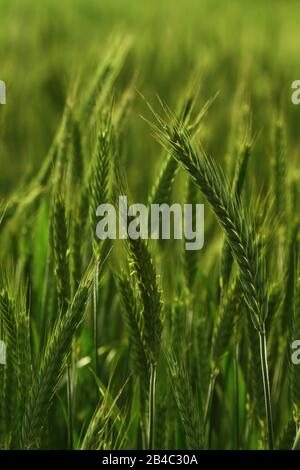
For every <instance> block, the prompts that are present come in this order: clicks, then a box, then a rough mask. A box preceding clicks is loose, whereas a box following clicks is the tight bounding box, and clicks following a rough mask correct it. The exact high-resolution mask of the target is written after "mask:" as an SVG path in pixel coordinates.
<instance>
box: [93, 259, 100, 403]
mask: <svg viewBox="0 0 300 470" xmlns="http://www.w3.org/2000/svg"><path fill="white" fill-rule="evenodd" d="M98 287H99V271H98V263H97V267H96V270H95V280H94V289H93V330H94V331H93V334H94V362H95V375H96V377H98V372H99V370H98V312H97V308H98ZM96 401H98V386H97V384H96Z"/></svg>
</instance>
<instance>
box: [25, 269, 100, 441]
mask: <svg viewBox="0 0 300 470" xmlns="http://www.w3.org/2000/svg"><path fill="white" fill-rule="evenodd" d="M93 280H94V268H89V269H88V271H87V273H86V275H85V277H84V278H83V279H82V281H81V283H80V285H79V287H78V290H77V292H76V294H75V296H74V298H73V300H72V302H71V304H70V305H69V307H68V309H67V311H66V312H65V314H64V315H63V316H58V318H57V321H56V323H55V326H54V328H53V330H52V331H51V333H50V334H49V336H48V339H47V343H46V347H45V351H44V354H43V357H42V360H41V365H40V367H39V370H38V371H37V374H36V376H35V379H34V381H33V385H32V388H31V390H30V391H29V393H28V398H27V401H26V405H25V410H24V417H23V422H22V430H21V445H22V448H24V449H31V448H38V447H39V443H40V440H41V433H42V430H43V427H44V423H45V420H46V417H47V412H48V410H49V407H50V405H51V402H52V400H53V396H54V394H55V392H56V389H57V386H58V383H59V380H60V378H61V374H62V372H63V368H64V365H65V364H66V361H67V358H68V356H69V354H70V352H71V344H72V339H73V338H74V336H75V333H76V331H77V330H78V328H79V326H80V324H81V322H82V320H83V316H84V312H85V306H86V303H87V300H88V297H89V293H90V289H91V286H92V283H93Z"/></svg>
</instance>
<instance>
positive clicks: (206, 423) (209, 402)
mask: <svg viewBox="0 0 300 470" xmlns="http://www.w3.org/2000/svg"><path fill="white" fill-rule="evenodd" d="M217 376H218V372H217V370H215V371H213V372H212V374H211V376H210V381H209V386H208V392H207V399H206V406H205V413H204V424H203V427H204V436H205V438H206V443H207V437H206V436H207V435H208V434H209V427H210V423H209V418H210V415H211V406H212V400H213V395H214V390H215V383H216V379H217ZM207 428H208V430H207ZM206 447H207V446H206Z"/></svg>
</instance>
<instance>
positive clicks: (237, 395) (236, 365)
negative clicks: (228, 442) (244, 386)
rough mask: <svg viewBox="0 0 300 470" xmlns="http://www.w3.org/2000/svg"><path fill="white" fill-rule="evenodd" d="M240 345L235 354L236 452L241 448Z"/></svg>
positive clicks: (237, 346)
mask: <svg viewBox="0 0 300 470" xmlns="http://www.w3.org/2000/svg"><path fill="white" fill-rule="evenodd" d="M238 357H239V345H238V344H236V348H235V353H234V361H233V364H234V402H235V410H234V411H235V412H234V415H235V445H236V450H239V448H240V390H239V362H238Z"/></svg>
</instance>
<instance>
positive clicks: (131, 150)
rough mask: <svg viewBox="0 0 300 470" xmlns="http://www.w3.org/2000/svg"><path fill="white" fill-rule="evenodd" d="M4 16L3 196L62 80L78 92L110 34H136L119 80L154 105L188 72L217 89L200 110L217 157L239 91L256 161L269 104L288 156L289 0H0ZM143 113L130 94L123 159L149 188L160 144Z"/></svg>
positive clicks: (294, 130) (295, 41) (296, 7)
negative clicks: (282, 123) (249, 112)
mask: <svg viewBox="0 0 300 470" xmlns="http://www.w3.org/2000/svg"><path fill="white" fill-rule="evenodd" d="M0 16H1V29H0V79H2V80H4V81H5V82H6V84H7V105H6V106H1V108H0V168H1V171H0V196H7V195H9V194H10V193H11V192H12V191H13V190H14V189H16V187H19V186H20V184H22V181H23V180H24V178H25V179H26V178H27V177H28V175H30V174H32V173H34V172H36V171H37V169H38V168H39V166H40V164H41V162H42V160H43V159H44V157H45V155H46V152H47V150H48V148H49V146H50V143H51V141H52V139H53V136H54V132H55V129H56V128H57V125H58V123H59V120H60V118H61V115H62V111H63V107H64V103H65V98H66V96H67V92H68V89H69V87H70V83H74V82H75V81H76V80H77V79H78V80H79V82H80V85H81V86H80V87H79V90H80V93H81V92H82V91H84V86H85V84H86V83H88V81H89V79H90V76H91V74H93V73H94V71H95V68H96V67H97V65H98V64H99V62H100V61H101V59H102V57H103V52H104V50H106V49H107V48H108V46H109V44H110V41H111V38H112V36H113V35H114V34H130V35H131V36H132V40H133V43H132V48H131V52H130V55H129V57H128V59H127V61H126V66H125V68H124V70H123V71H122V74H121V76H120V77H119V79H118V80H119V82H120V84H121V85H122V86H123V85H124V84H127V83H128V82H130V80H131V79H132V77H134V76H135V75H136V74H138V79H137V90H138V91H140V92H142V93H143V94H144V95H145V96H146V98H147V99H148V100H150V101H151V102H152V103H153V102H154V101H155V96H156V95H157V94H159V95H160V96H161V97H162V98H163V99H164V100H165V101H166V102H167V103H168V104H170V105H171V107H174V106H175V105H176V104H177V103H178V97H179V96H180V95H181V93H182V91H183V89H185V88H186V86H187V84H188V83H189V82H190V80H191V77H192V76H193V75H194V76H195V77H196V82H197V80H198V78H199V80H198V81H199V84H200V91H201V93H200V95H201V98H202V99H203V100H205V99H207V98H208V97H210V96H211V95H214V94H215V93H216V92H217V91H220V95H219V97H218V99H217V101H216V103H215V104H214V106H213V109H212V110H211V112H210V114H209V117H208V119H209V121H210V122H211V124H213V125H212V126H211V127H212V128H213V129H214V133H213V135H207V139H206V146H207V149H208V150H209V151H211V152H212V153H213V154H214V157H215V158H217V159H219V158H222V157H223V156H224V155H225V154H226V152H227V151H228V145H229V142H228V135H229V132H228V130H229V127H228V126H229V125H230V120H231V118H232V109H233V103H234V100H235V98H236V95H237V93H238V92H239V90H240V89H242V90H243V92H244V94H245V95H246V96H247V97H248V98H249V101H250V102H251V105H252V109H253V116H254V129H255V130H256V131H257V132H261V135H260V138H259V139H258V143H257V145H256V152H257V155H258V158H256V159H255V161H256V164H257V162H259V165H261V166H263V165H264V161H265V160H266V159H268V156H269V152H270V148H269V137H270V135H269V134H270V133H269V129H270V125H271V124H272V123H271V122H270V113H268V114H267V113H265V110H266V108H267V107H270V106H272V113H273V114H274V119H275V118H276V116H275V114H276V113H277V112H279V111H280V110H281V108H282V109H284V111H285V113H286V119H287V121H286V122H287V130H288V134H289V141H290V143H291V145H290V149H292V150H291V151H290V153H291V154H290V159H291V160H293V158H296V155H297V153H298V150H299V144H298V140H297V138H298V135H299V125H298V123H299V120H300V119H299V115H300V109H298V108H297V106H293V105H292V104H291V101H290V94H291V92H290V85H291V82H292V81H293V80H295V79H297V78H299V77H298V75H297V74H298V71H299V68H298V64H299V17H300V4H299V2H298V1H296V0H295V1H293V0H289V1H280V0H270V1H266V0H253V1H242V0H240V1H237V0H230V1H225V0H223V1H220V0H219V1H214V0H201V1H196V0H195V1H192V0H185V1H181V0H176V1H172V0H160V1H157V0H154V1H151V2H147V3H146V2H141V1H138V0H126V1H124V0H101V1H96V0H63V1H58V0H43V2H37V1H34V0H1V1H0ZM116 94H118V84H117V85H116ZM79 98H80V97H79ZM145 113H146V106H145V103H144V102H143V100H142V99H141V98H140V97H139V95H138V94H137V96H136V99H135V103H134V112H133V113H132V116H131V118H130V123H129V131H128V134H127V145H128V154H130V161H131V162H136V163H137V165H139V164H140V163H142V164H143V165H144V164H145V159H146V161H147V163H146V164H147V165H149V171H148V172H145V173H144V176H143V178H144V179H143V181H142V182H141V181H140V182H139V179H138V178H133V180H134V182H133V185H137V186H138V188H146V189H147V188H148V187H149V184H150V181H151V178H152V176H153V174H154V172H155V169H156V165H157V164H158V162H159V150H158V146H157V145H156V143H155V141H154V139H153V138H152V137H151V135H150V132H149V128H148V127H147V124H145V123H144V122H143V121H142V120H141V118H140V116H139V114H145ZM260 157H261V158H260ZM254 165H255V163H254ZM131 167H132V168H134V167H135V165H134V164H132V165H131ZM131 171H134V170H131ZM145 194H146V192H145Z"/></svg>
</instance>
